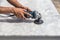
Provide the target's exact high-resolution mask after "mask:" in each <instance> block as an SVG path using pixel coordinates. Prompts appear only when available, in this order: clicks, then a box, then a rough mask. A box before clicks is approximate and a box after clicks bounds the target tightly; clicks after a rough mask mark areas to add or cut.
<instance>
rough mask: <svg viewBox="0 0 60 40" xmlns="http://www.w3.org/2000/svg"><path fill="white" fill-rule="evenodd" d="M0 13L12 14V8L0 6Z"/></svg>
mask: <svg viewBox="0 0 60 40" xmlns="http://www.w3.org/2000/svg"><path fill="white" fill-rule="evenodd" d="M0 13H13V8H12V7H1V6H0Z"/></svg>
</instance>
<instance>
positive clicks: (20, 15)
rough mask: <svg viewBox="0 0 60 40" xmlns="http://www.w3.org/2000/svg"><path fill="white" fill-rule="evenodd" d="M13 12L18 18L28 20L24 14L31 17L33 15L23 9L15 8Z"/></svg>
mask: <svg viewBox="0 0 60 40" xmlns="http://www.w3.org/2000/svg"><path fill="white" fill-rule="evenodd" d="M12 11H14V15H16V17H18V18H22V19H26V17H25V16H24V14H26V15H28V16H31V14H29V13H27V12H25V9H22V8H14V9H13V10H12Z"/></svg>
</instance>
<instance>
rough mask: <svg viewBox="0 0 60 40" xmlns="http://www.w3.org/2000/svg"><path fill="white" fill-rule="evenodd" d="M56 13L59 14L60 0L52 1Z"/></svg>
mask: <svg viewBox="0 0 60 40" xmlns="http://www.w3.org/2000/svg"><path fill="white" fill-rule="evenodd" d="M52 1H53V3H54V5H55V7H56V8H57V10H58V12H59V13H60V0H52Z"/></svg>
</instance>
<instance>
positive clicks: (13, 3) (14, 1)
mask: <svg viewBox="0 0 60 40" xmlns="http://www.w3.org/2000/svg"><path fill="white" fill-rule="evenodd" d="M7 1H8V2H9V3H10V4H12V5H13V6H15V7H17V8H23V9H25V10H27V11H29V12H30V11H31V9H30V8H28V7H25V6H23V5H22V4H21V3H19V2H18V1H17V0H7Z"/></svg>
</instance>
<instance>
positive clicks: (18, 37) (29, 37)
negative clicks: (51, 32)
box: [0, 36, 60, 39]
mask: <svg viewBox="0 0 60 40" xmlns="http://www.w3.org/2000/svg"><path fill="white" fill-rule="evenodd" d="M3 38H5V39H6V38H7V39H22V38H23V39H40V38H41V39H46V38H47V39H50V38H51V39H58V38H60V36H0V39H3Z"/></svg>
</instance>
